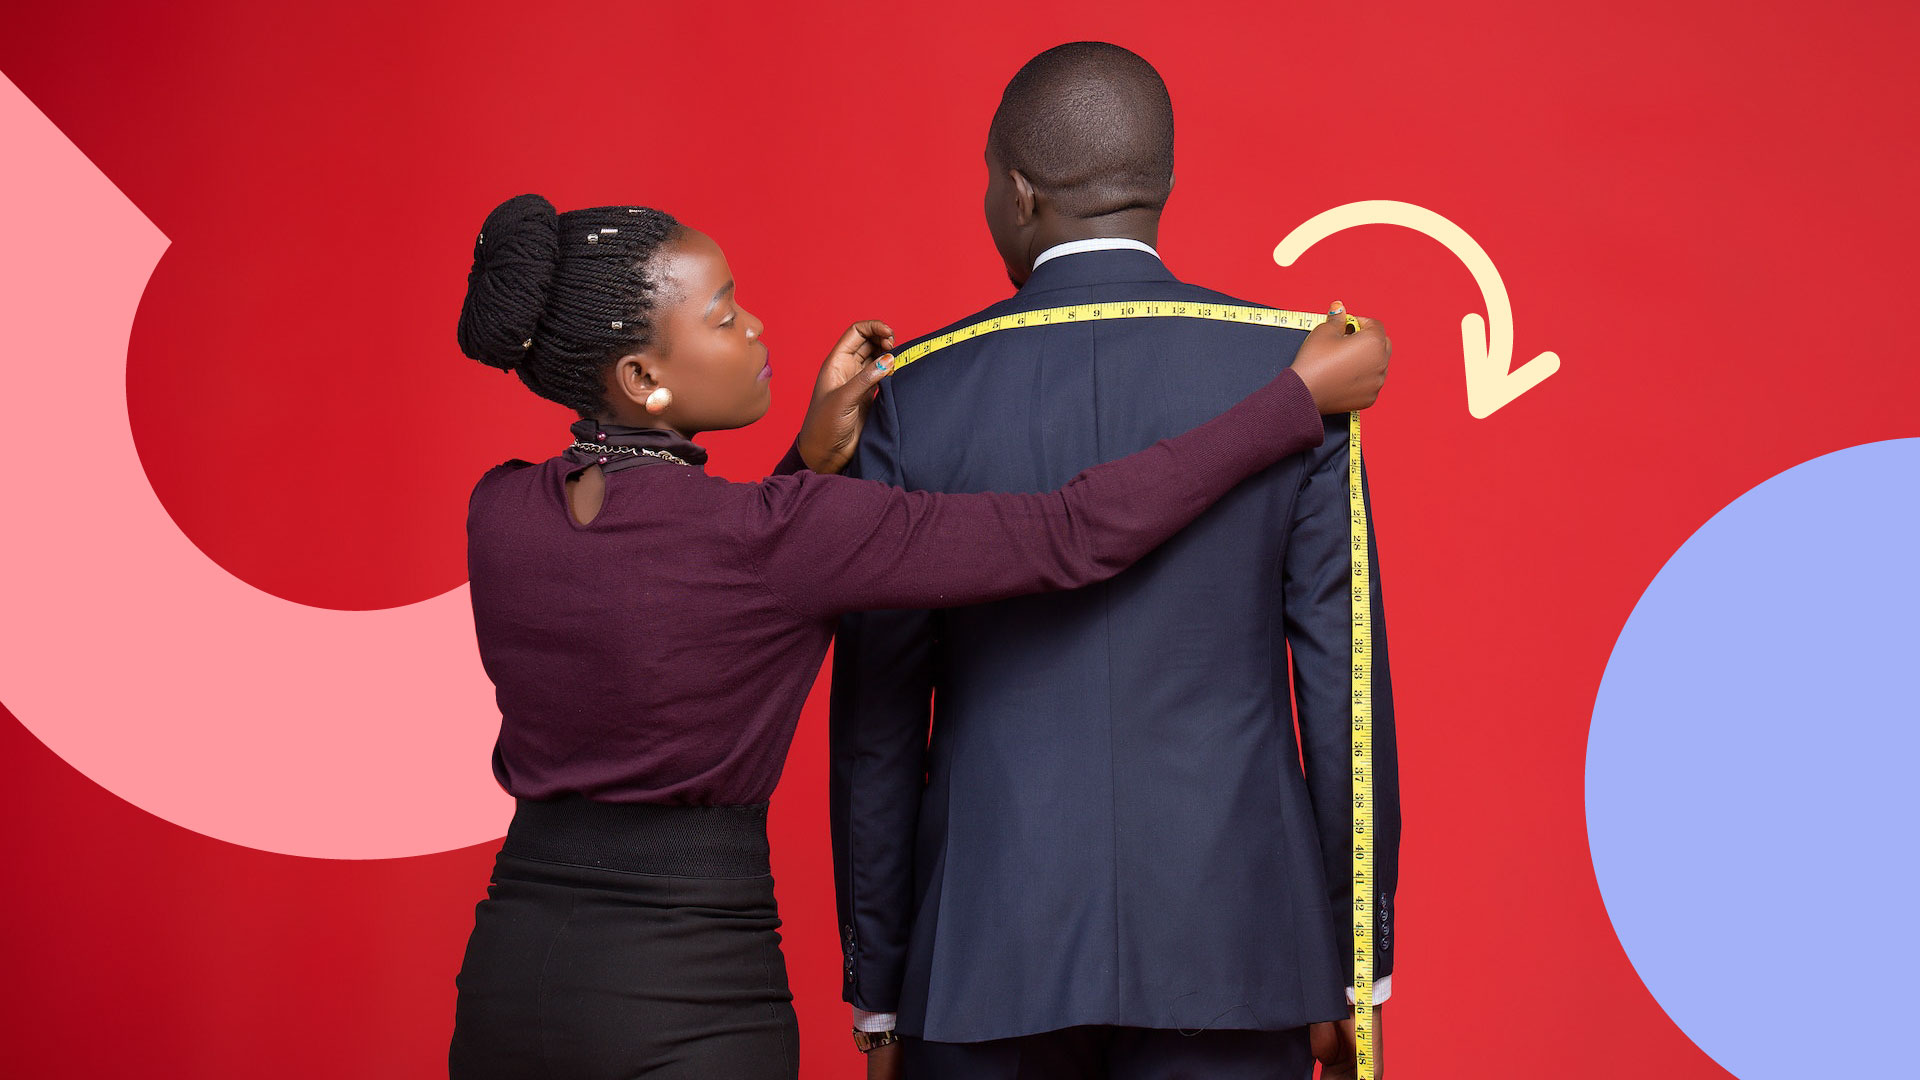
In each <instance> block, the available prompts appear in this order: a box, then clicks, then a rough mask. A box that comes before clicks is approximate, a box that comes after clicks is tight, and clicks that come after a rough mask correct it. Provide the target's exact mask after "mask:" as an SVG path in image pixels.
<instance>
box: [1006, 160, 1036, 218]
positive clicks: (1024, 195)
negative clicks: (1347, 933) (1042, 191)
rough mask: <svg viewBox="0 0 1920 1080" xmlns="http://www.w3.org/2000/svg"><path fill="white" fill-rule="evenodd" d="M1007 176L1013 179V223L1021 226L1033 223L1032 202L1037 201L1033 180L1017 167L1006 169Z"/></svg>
mask: <svg viewBox="0 0 1920 1080" xmlns="http://www.w3.org/2000/svg"><path fill="white" fill-rule="evenodd" d="M1007 176H1008V178H1010V179H1011V180H1012V181H1013V223H1014V224H1015V225H1020V226H1023V227H1024V226H1027V225H1031V224H1033V216H1034V210H1033V208H1034V204H1035V203H1036V202H1038V201H1039V197H1038V196H1037V195H1035V194H1034V190H1033V182H1032V181H1031V180H1028V179H1027V174H1026V173H1023V172H1021V171H1020V170H1019V169H1008V170H1007Z"/></svg>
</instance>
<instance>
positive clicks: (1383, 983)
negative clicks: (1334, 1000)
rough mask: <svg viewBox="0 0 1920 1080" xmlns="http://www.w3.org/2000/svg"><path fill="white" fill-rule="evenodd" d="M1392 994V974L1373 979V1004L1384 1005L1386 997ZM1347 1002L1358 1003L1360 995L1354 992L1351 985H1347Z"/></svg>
mask: <svg viewBox="0 0 1920 1080" xmlns="http://www.w3.org/2000/svg"><path fill="white" fill-rule="evenodd" d="M1392 996H1393V976H1391V975H1382V976H1380V977H1379V978H1377V979H1375V980H1373V1003H1374V1004H1375V1005H1385V1004H1386V1003H1387V999H1388V998H1390V997H1392ZM1347 1004H1349V1005H1358V1004H1360V995H1359V994H1356V993H1354V991H1353V987H1351V986H1349V987H1347Z"/></svg>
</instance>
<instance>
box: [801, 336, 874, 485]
mask: <svg viewBox="0 0 1920 1080" xmlns="http://www.w3.org/2000/svg"><path fill="white" fill-rule="evenodd" d="M891 348H893V328H892V327H890V326H888V325H887V324H886V323H883V322H875V321H872V320H868V321H866V322H857V323H854V324H853V325H852V326H849V327H847V332H846V333H844V334H841V335H840V340H839V341H838V342H836V343H835V344H834V346H833V351H832V352H829V353H828V354H827V358H826V360H825V361H824V362H822V363H821V365H820V377H819V378H818V379H816V380H814V384H813V403H812V404H811V405H808V406H807V418H806V419H805V420H803V421H801V423H800V440H799V445H800V460H802V461H804V462H806V463H807V468H809V469H812V470H813V471H814V472H817V473H837V472H839V471H840V470H841V469H844V468H846V467H847V462H849V461H852V460H853V451H854V448H855V447H858V446H859V445H860V429H861V427H862V426H864V425H865V424H866V422H867V409H869V408H870V407H872V405H873V395H874V389H873V388H874V386H875V385H876V384H877V383H879V381H880V380H881V379H883V378H885V377H886V374H887V372H889V371H891V370H892V369H893V356H892V355H891V354H887V353H886V350H888V349H891Z"/></svg>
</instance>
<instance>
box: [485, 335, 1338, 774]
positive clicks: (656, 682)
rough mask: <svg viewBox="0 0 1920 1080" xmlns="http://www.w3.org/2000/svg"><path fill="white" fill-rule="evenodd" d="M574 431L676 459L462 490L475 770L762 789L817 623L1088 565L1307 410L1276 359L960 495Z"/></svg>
mask: <svg viewBox="0 0 1920 1080" xmlns="http://www.w3.org/2000/svg"><path fill="white" fill-rule="evenodd" d="M572 430H573V434H574V437H575V438H576V439H577V440H583V441H586V442H592V443H599V444H602V445H607V446H625V447H630V448H634V449H638V448H642V447H645V448H650V449H656V450H664V451H666V452H668V453H672V454H674V455H676V456H678V457H680V458H681V459H683V460H685V461H687V462H689V464H688V465H685V466H683V465H677V464H674V463H672V462H669V461H666V460H663V459H660V458H656V457H650V456H629V455H624V454H605V455H603V454H602V452H600V451H582V450H580V449H574V448H569V449H568V450H567V451H566V452H564V453H562V454H560V455H559V456H556V457H553V458H550V459H548V460H547V461H544V462H542V463H540V464H537V465H535V464H532V463H530V462H525V461H519V460H514V461H509V462H507V463H506V464H504V465H501V466H499V467H497V468H494V469H491V470H489V471H488V472H487V474H486V475H485V476H482V477H481V478H480V482H479V484H477V485H476V486H475V487H474V490H473V497H472V500H471V502H470V504H469V508H468V513H467V571H468V574H469V576H470V577H471V580H472V583H473V584H472V592H473V620H474V629H475V631H476V632H477V634H478V637H479V643H480V658H481V661H482V662H483V664H484V665H485V667H486V670H487V674H488V676H489V677H491V678H492V679H493V683H494V687H495V689H496V697H497V699H498V701H499V703H500V714H501V720H500V738H499V742H498V743H497V744H496V746H495V749H494V755H493V768H494V773H495V775H496V776H498V777H499V780H500V783H501V785H502V786H503V787H505V788H506V789H507V791H508V792H509V793H511V794H513V795H515V796H517V797H520V798H528V799H546V798H553V797H556V796H559V795H563V794H568V793H579V794H583V795H586V796H588V797H589V798H593V799H599V800H604V801H611V802H651V803H691V804H708V805H732V804H745V803H756V802H761V801H764V800H765V799H766V798H767V797H768V796H769V795H771V794H772V792H773V788H774V784H775V783H777V782H778V781H779V779H780V770H781V767H782V765H783V764H784V763H785V761H786V756H787V749H788V746H789V744H790V743H791V742H792V740H793V729H794V724H795V723H796V722H797V720H798V718H799V716H800V707H801V705H802V704H803V703H804V702H805V701H806V697H807V692H808V690H809V689H810V688H811V687H812V685H813V681H814V678H815V676H816V675H818V674H819V671H820V663H821V661H822V659H824V658H825V656H826V651H827V645H828V643H829V641H830V640H831V639H832V637H833V629H834V618H835V616H837V615H840V614H842V613H844V612H848V611H860V610H865V609H871V608H891V607H901V608H929V607H952V606H957V605H962V604H977V603H983V602H985V601H989V600H998V599H1004V598H1006V597H1009V596H1017V595H1020V594H1022V593H1031V592H1043V591H1049V590H1054V589H1071V588H1075V587H1078V586H1082V585H1088V584H1092V583H1093V582H1096V581H1102V580H1105V579H1107V578H1109V577H1112V576H1113V575H1114V574H1116V573H1118V572H1120V571H1121V570H1123V569H1125V568H1126V567H1127V566H1129V565H1131V564H1132V563H1133V562H1134V561H1135V560H1137V559H1139V558H1140V557H1141V556H1143V555H1145V554H1146V553H1147V552H1149V551H1150V550H1152V549H1153V548H1155V547H1157V546H1158V545H1159V544H1161V543H1162V542H1163V541H1165V540H1167V539H1168V538H1170V537H1171V536H1172V535H1173V534H1174V533H1176V532H1178V531H1179V530H1180V529H1181V528H1182V527H1184V526H1185V525H1186V524H1187V523H1188V522H1190V521H1192V520H1193V519H1194V518H1195V517H1198V516H1199V515H1200V513H1201V512H1202V511H1204V510H1205V509H1206V508H1207V507H1209V506H1211V505H1212V504H1213V502H1214V501H1215V500H1217V499H1218V498H1220V497H1221V496H1222V495H1224V494H1226V493H1227V491H1228V490H1230V489H1231V488H1232V487H1233V486H1234V485H1235V484H1237V483H1239V482H1240V481H1241V480H1243V479H1245V478H1246V477H1248V476H1251V475H1253V474H1254V473H1256V472H1258V471H1260V470H1261V469H1264V468H1266V467H1267V466H1269V465H1271V464H1273V463H1274V462H1276V461H1278V460H1280V459H1281V458H1283V457H1286V456H1287V455H1289V454H1294V453H1298V452H1299V451H1302V450H1306V449H1309V448H1311V447H1314V446H1317V445H1319V443H1320V441H1321V438H1322V434H1323V431H1324V427H1323V424H1322V421H1321V418H1320V416H1319V415H1318V413H1317V411H1316V410H1315V408H1314V404H1313V399H1312V397H1311V396H1310V395H1309V394H1308V393H1307V389H1306V386H1305V385H1304V384H1302V383H1301V381H1300V379H1299V377H1298V376H1296V375H1295V374H1293V372H1292V371H1283V372H1282V373H1281V374H1280V375H1279V376H1278V377H1276V378H1275V379H1274V381H1273V382H1272V383H1270V384H1269V385H1268V386H1266V387H1265V388H1263V389H1261V390H1259V391H1256V392H1255V393H1254V394H1253V395H1252V396H1250V397H1248V398H1247V400H1246V401H1244V402H1242V403H1241V404H1239V405H1237V406H1235V407H1234V408H1233V409H1231V410H1229V411H1228V412H1226V413H1224V414H1222V415H1221V416H1219V417H1217V418H1215V419H1213V420H1210V421H1208V422H1207V423H1205V424H1202V425H1201V426H1200V427H1198V428H1195V429H1194V430H1193V431H1190V432H1188V433H1187V434H1185V435H1182V436H1180V437H1179V438H1175V439H1167V440H1164V441H1162V442H1159V443H1156V444H1154V445H1153V446H1150V447H1148V448H1147V449H1145V450H1142V451H1140V452H1139V453H1137V454H1132V455H1130V456H1128V457H1124V458H1121V459H1119V460H1117V461H1113V462H1109V463H1107V464H1105V465H1100V466H1097V467H1095V468H1092V469H1088V470H1087V471H1085V472H1083V473H1081V474H1080V475H1079V476H1077V477H1075V478H1074V479H1073V480H1072V481H1071V482H1069V483H1068V484H1067V485H1066V486H1065V487H1063V488H1061V489H1059V490H1058V491H1051V492H1046V493H1044V494H995V493H983V494H964V495H952V494H932V493H928V492H922V491H912V492H909V491H902V490H900V489H898V488H893V487H888V486H887V485H885V484H879V483H874V482H871V481H865V480H855V479H851V478H848V477H842V476H822V475H820V474H818V473H814V472H810V471H806V470H805V469H804V468H803V467H802V466H801V465H800V462H799V459H798V456H797V455H796V454H792V453H790V454H788V456H787V460H786V461H785V462H783V463H782V466H781V470H780V472H779V473H776V475H774V476H770V477H768V478H767V479H765V480H763V481H761V482H760V483H757V484H737V483H731V482H729V481H726V480H723V479H719V478H716V477H712V476H708V475H707V474H706V472H705V470H704V469H703V468H702V467H701V466H702V465H703V464H704V462H705V460H706V454H705V452H704V451H701V450H700V449H699V448H698V447H696V446H694V445H693V444H692V443H690V442H687V441H686V440H684V439H681V438H679V437H677V436H674V435H672V434H671V433H668V432H661V431H657V430H651V429H636V428H621V427H614V426H609V425H603V424H599V423H598V422H596V421H593V420H582V421H580V422H579V423H577V424H575V425H573V429H572ZM603 457H604V461H605V464H604V465H602V468H603V469H604V470H605V471H606V473H607V476H606V501H605V504H604V505H603V506H602V507H601V509H600V513H599V515H598V516H597V517H595V518H594V519H593V521H592V522H591V523H590V524H586V525H582V524H580V523H579V522H577V521H576V520H575V519H574V517H573V514H572V510H571V509H570V507H569V505H568V501H567V490H566V479H567V477H568V476H570V475H572V474H574V473H576V472H579V471H580V470H581V469H583V468H585V467H587V466H588V465H591V464H595V463H598V462H601V461H602V460H603Z"/></svg>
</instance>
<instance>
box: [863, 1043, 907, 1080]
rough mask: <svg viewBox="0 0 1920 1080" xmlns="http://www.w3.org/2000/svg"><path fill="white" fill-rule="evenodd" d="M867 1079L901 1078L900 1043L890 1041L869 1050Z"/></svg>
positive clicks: (891, 1079)
mask: <svg viewBox="0 0 1920 1080" xmlns="http://www.w3.org/2000/svg"><path fill="white" fill-rule="evenodd" d="M867 1080H900V1044H899V1043H897V1042H890V1043H888V1044H887V1045H885V1046H882V1047H880V1048H879V1049H877V1050H869V1051H868V1052H867Z"/></svg>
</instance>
